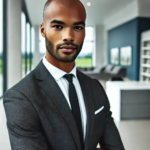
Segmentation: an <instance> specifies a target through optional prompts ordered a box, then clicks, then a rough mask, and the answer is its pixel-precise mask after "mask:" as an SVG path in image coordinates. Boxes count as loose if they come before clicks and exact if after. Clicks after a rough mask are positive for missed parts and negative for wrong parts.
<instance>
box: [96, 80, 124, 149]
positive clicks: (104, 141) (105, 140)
mask: <svg viewBox="0 0 150 150" xmlns="http://www.w3.org/2000/svg"><path fill="white" fill-rule="evenodd" d="M97 82H98V81H97ZM98 83H99V82H98ZM99 85H100V84H99ZM100 87H101V90H102V92H103V93H104V97H105V107H104V108H105V125H104V130H103V134H102V137H101V140H100V145H101V148H103V149H104V150H125V149H124V147H123V144H122V141H121V138H120V135H119V132H118V129H117V128H116V125H115V123H114V121H113V118H112V117H111V114H112V113H111V111H110V104H109V101H108V98H107V96H106V93H105V91H104V89H103V87H102V86H101V85H100Z"/></svg>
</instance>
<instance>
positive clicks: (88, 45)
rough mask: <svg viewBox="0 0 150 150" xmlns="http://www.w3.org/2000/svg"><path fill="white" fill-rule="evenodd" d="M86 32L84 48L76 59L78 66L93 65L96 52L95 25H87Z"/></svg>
mask: <svg viewBox="0 0 150 150" xmlns="http://www.w3.org/2000/svg"><path fill="white" fill-rule="evenodd" d="M85 31H86V34H85V39H84V43H83V47H82V50H81V52H80V54H79V55H78V57H77V59H76V65H77V67H86V68H87V67H88V68H90V67H92V57H93V52H94V44H95V42H94V27H86V28H85Z"/></svg>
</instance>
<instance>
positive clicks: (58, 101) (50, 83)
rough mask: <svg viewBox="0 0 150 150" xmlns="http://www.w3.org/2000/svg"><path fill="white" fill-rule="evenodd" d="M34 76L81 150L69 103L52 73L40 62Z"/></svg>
mask: <svg viewBox="0 0 150 150" xmlns="http://www.w3.org/2000/svg"><path fill="white" fill-rule="evenodd" d="M36 78H37V79H39V80H41V81H40V82H39V85H40V86H41V87H42V88H43V89H44V91H45V92H46V93H47V94H48V95H49V97H50V99H51V100H52V101H53V102H54V103H55V105H56V106H57V108H58V109H59V111H60V113H61V115H62V117H63V118H64V120H65V122H66V124H67V126H68V128H69V129H70V132H71V134H72V137H73V139H74V142H75V145H76V147H77V150H81V142H80V140H79V133H78V129H77V126H76V122H75V120H74V117H73V115H72V113H71V110H70V108H69V105H68V103H67V101H66V99H65V97H64V95H63V93H62V91H61V89H60V88H59V86H58V84H57V83H56V81H55V80H54V78H53V77H52V75H51V74H50V73H49V72H48V70H47V69H46V68H45V66H44V65H43V63H42V62H40V63H39V65H38V66H37V68H36ZM48 101H49V100H48Z"/></svg>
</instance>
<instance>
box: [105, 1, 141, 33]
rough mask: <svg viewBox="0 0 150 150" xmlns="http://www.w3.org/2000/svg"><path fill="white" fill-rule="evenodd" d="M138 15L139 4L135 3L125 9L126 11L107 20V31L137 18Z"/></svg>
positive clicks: (123, 10) (121, 11)
mask: <svg viewBox="0 0 150 150" xmlns="http://www.w3.org/2000/svg"><path fill="white" fill-rule="evenodd" d="M138 14H139V10H138V2H137V1H134V2H132V3H131V4H129V5H128V6H126V7H124V9H122V10H120V11H119V12H117V13H116V14H113V15H112V16H110V17H109V18H107V19H106V20H105V22H104V26H105V29H106V30H109V29H112V28H114V27H116V26H119V25H121V24H123V23H125V22H128V21H130V20H132V19H134V18H135V17H137V16H138Z"/></svg>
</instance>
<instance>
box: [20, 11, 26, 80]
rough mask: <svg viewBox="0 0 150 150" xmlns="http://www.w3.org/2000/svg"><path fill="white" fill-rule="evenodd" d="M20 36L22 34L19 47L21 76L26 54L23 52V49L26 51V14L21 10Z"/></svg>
mask: <svg viewBox="0 0 150 150" xmlns="http://www.w3.org/2000/svg"><path fill="white" fill-rule="evenodd" d="M21 36H22V38H21V39H22V48H21V51H22V77H24V76H25V74H26V61H25V58H26V54H25V51H26V16H25V14H24V13H23V12H22V13H21Z"/></svg>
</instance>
